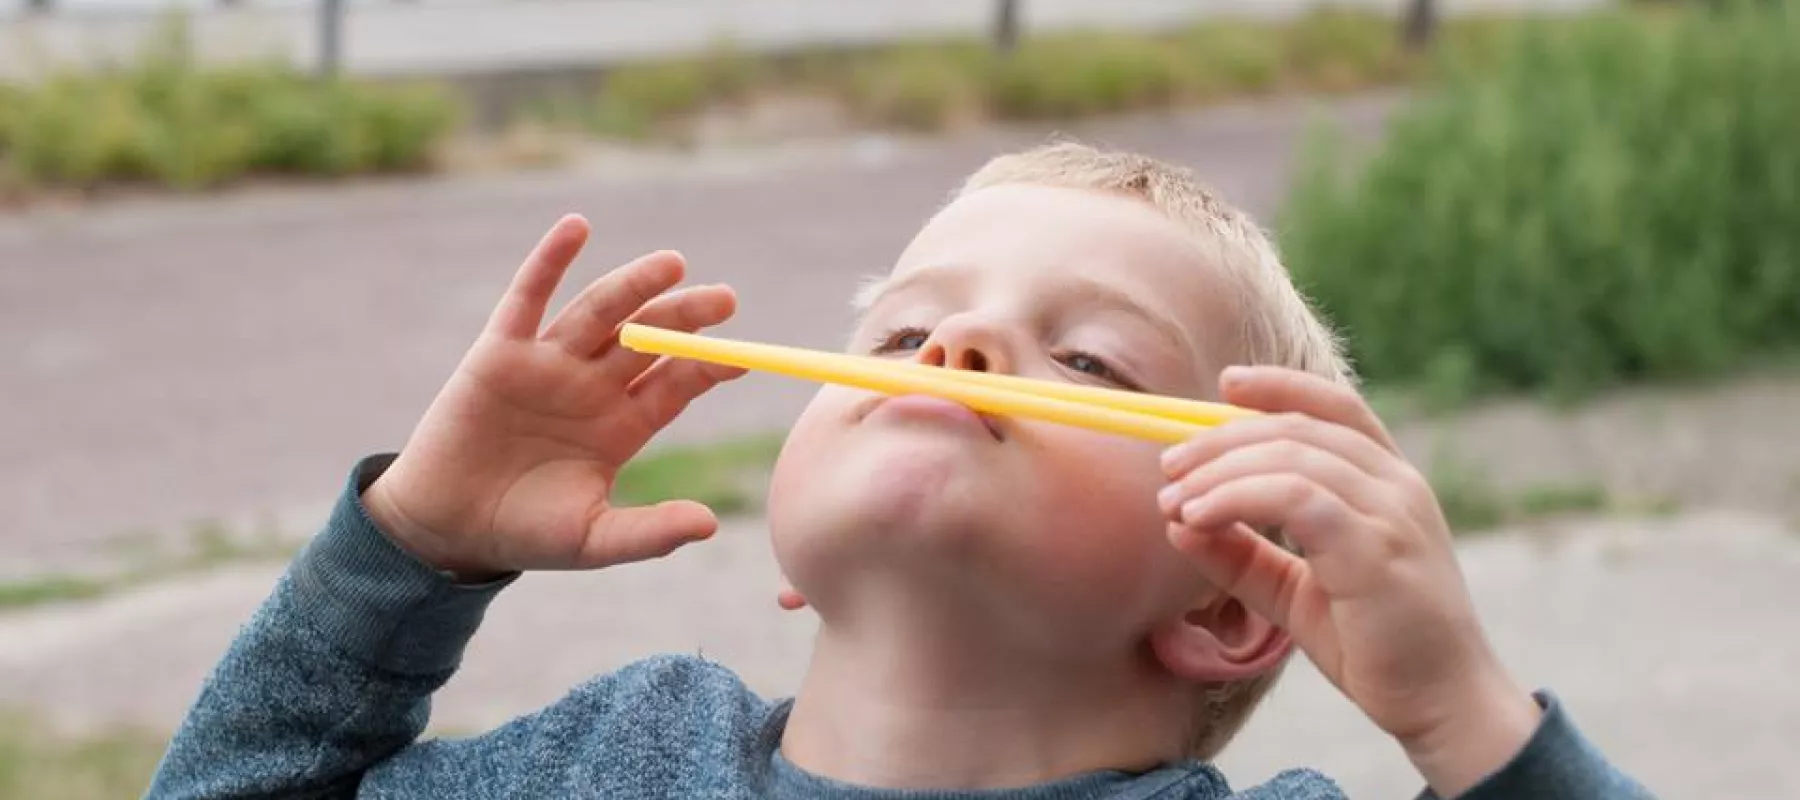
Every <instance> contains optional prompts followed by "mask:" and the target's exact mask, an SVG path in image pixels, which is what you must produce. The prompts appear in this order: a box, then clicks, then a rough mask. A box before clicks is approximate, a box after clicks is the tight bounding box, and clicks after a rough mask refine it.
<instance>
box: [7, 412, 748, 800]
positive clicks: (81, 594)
mask: <svg viewBox="0 0 1800 800" xmlns="http://www.w3.org/2000/svg"><path fill="white" fill-rule="evenodd" d="M782 440H783V437H782V435H780V434H769V435H764V436H752V437H746V438H741V439H733V440H729V441H725V442H720V443H716V444H708V445H689V446H683V447H670V448H664V449H660V450H656V451H653V452H648V453H644V454H643V455H641V456H639V457H637V458H635V459H632V461H631V462H630V463H628V464H626V465H625V468H624V469H623V470H620V472H619V475H618V479H617V480H616V481H615V483H614V486H613V490H612V498H613V501H614V502H617V503H620V504H623V505H633V506H635V505H647V504H651V503H659V502H662V501H664V500H677V499H685V500H697V501H699V502H701V503H705V504H706V505H707V506H708V507H710V508H712V510H713V511H714V512H716V513H718V514H720V515H721V516H725V515H731V514H746V513H753V512H755V511H758V510H760V509H761V507H762V503H763V493H764V489H765V487H766V486H767V482H768V475H769V471H770V470H771V469H772V468H773V467H774V465H775V457H776V456H777V455H778V454H779V453H780V452H781V443H782ZM300 544H301V542H299V541H296V540H294V539H292V538H288V537H283V536H282V535H281V534H280V533H279V532H277V531H275V530H274V529H273V528H264V529H262V530H259V531H253V532H249V533H240V532H234V531H232V530H231V529H230V528H228V527H227V526H225V525H224V524H222V523H219V522H216V521H203V522H199V523H195V524H194V525H193V526H192V527H191V528H190V529H189V531H188V535H187V540H186V542H185V543H183V546H181V547H179V548H176V549H175V551H174V552H170V550H169V549H167V548H164V547H161V546H159V541H158V540H157V539H156V538H155V537H154V536H152V535H148V534H145V535H139V536H133V537H131V538H130V539H128V540H124V541H121V542H118V543H116V544H115V547H114V550H115V552H116V553H117V555H119V556H120V557H121V558H122V559H123V560H124V561H125V565H124V566H123V567H122V568H119V569H116V570H113V571H111V572H107V573H102V574H50V575H34V576H30V577H25V578H19V579H15V580H10V581H7V580H0V611H7V610H17V609H23V608H30V607H34V606H40V605H45V604H49V603H59V602H68V601H75V600H89V599H93V598H97V597H101V596H104V595H107V594H111V593H113V592H117V591H121V590H124V589H128V588H131V587H133V586H138V585H142V584H146V583H151V582H155V581H160V580H167V579H169V578H172V577H176V576H180V575H188V574H193V573H196V572H203V571H206V570H209V569H213V568H216V567H219V566H222V565H226V564H234V563H243V562H252V561H280V560H286V559H291V558H293V556H294V554H295V553H296V552H297V550H298V547H299V546H300ZM4 796H7V795H0V797H4Z"/></svg>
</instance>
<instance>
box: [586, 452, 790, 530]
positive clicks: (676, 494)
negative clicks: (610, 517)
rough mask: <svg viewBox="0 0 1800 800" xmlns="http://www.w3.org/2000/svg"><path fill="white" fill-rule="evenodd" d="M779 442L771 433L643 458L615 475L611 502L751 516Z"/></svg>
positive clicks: (656, 453)
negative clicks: (680, 504)
mask: <svg viewBox="0 0 1800 800" xmlns="http://www.w3.org/2000/svg"><path fill="white" fill-rule="evenodd" d="M781 442H782V436H781V435H779V434H770V435H767V436H757V437H751V438H746V439H739V440H734V441H728V442H723V443H719V444H710V445H692V446H684V447H671V448H667V449H662V450H657V451H655V452H649V453H645V454H643V455H641V456H638V457H637V458H635V459H632V460H631V462H630V463H628V464H626V465H625V468H624V469H622V470H620V471H619V476H618V480H617V482H616V483H615V485H614V486H613V490H612V497H613V501H614V502H617V503H621V504H625V505H644V504H649V503H659V502H662V501H664V500H678V499H685V500H697V501H699V502H701V503H705V504H706V505H707V506H708V507H710V508H712V510H713V511H714V512H716V513H718V514H720V515H728V514H742V513H748V512H752V511H756V510H758V509H760V508H761V506H762V501H763V497H762V488H763V486H764V485H765V484H766V482H767V478H768V474H769V471H770V470H771V469H772V468H774V466H775V457H776V456H777V455H778V454H779V453H780V452H781Z"/></svg>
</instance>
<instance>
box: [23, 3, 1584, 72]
mask: <svg viewBox="0 0 1800 800" xmlns="http://www.w3.org/2000/svg"><path fill="white" fill-rule="evenodd" d="M52 2H53V3H54V4H55V8H54V10H53V11H51V12H50V13H47V14H25V13H22V9H23V8H24V5H25V0H0V3H4V5H3V6H0V79H5V78H11V79H29V78H31V77H32V76H34V75H38V74H42V73H43V72H44V71H45V70H46V69H47V68H48V67H50V66H53V65H80V64H87V65H93V64H98V63H105V62H106V61H108V60H120V59H126V58H129V57H130V56H131V54H132V53H134V52H136V50H137V48H138V47H140V46H141V45H142V44H143V43H144V42H145V41H146V39H147V37H149V36H150V35H151V34H153V33H154V32H155V31H156V30H157V25H158V23H159V20H160V18H161V17H162V16H163V15H162V14H159V13H158V12H160V11H166V10H170V9H176V8H181V9H187V10H188V11H189V13H190V14H191V15H192V16H191V30H192V34H193V38H194V41H195V48H196V51H197V52H198V53H199V54H200V56H201V57H202V58H203V59H207V60H212V61H228V60H233V59H242V58H247V57H263V56H274V57H279V58H282V59H285V60H288V61H290V62H292V63H295V64H303V65H310V64H313V63H314V62H315V61H316V59H317V53H318V50H319V42H318V30H319V22H318V14H317V11H316V7H317V6H316V3H315V2H312V1H311V0H242V3H243V5H242V7H239V8H229V9H228V8H221V7H218V5H217V4H216V3H213V2H206V0H52ZM1602 2H1603V0H1440V7H1442V8H1443V9H1444V12H1445V13H1449V14H1466V13H1471V12H1478V11H1487V10H1495V9H1513V10H1532V11H1546V12H1556V11H1568V10H1575V9H1580V8H1585V7H1591V6H1595V5H1600V4H1602ZM1402 3H1403V0H1338V4H1340V5H1349V6H1358V7H1368V8H1377V9H1383V10H1388V11H1392V10H1394V9H1396V8H1398V7H1400V6H1401V5H1402ZM1316 4H1317V2H1316V0H1108V2H1095V1H1094V0H1022V7H1023V9H1024V15H1023V20H1024V25H1025V27H1026V29H1027V30H1038V31H1041V30H1050V29H1056V28H1068V27H1078V26H1108V27H1122V28H1140V29H1141V28H1156V27H1163V26H1168V25H1171V24H1174V23H1178V22H1182V21H1186V20H1191V19H1196V18H1200V17H1204V16H1217V15H1235V16H1257V17H1282V16H1290V15H1293V14H1295V13H1297V12H1299V11H1302V10H1304V9H1306V8H1308V7H1311V6H1313V5H1316ZM345 5H346V6H348V7H349V11H348V14H347V19H346V20H345V23H344V40H343V41H344V49H343V68H344V70H345V71H347V72H350V73H353V74H361V75H371V76H374V75H404V74H421V73H426V74H429V73H446V72H485V71H493V70H500V69H521V68H560V67H581V66H594V65H603V64H607V63H612V62H617V61H623V60H631V59H636V58H642V57H645V56H654V55H664V54H670V53H679V52H684V51H693V50H696V49H701V48H704V47H706V46H708V45H710V44H713V43H715V42H717V41H719V40H721V39H725V38H728V39H730V40H732V41H733V42H735V43H736V44H738V45H739V46H743V47H747V48H783V47H792V46H795V45H803V44H820V43H865V42H879V41H884V40H891V39H898V38H906V37H913V36H921V35H946V34H968V35H982V34H984V33H985V32H986V31H987V30H988V27H989V25H990V22H991V16H992V13H993V7H994V6H993V3H992V2H990V1H989V0H860V1H859V2H846V1H845V0H413V1H412V2H396V1H390V0H350V1H349V2H346V3H345Z"/></svg>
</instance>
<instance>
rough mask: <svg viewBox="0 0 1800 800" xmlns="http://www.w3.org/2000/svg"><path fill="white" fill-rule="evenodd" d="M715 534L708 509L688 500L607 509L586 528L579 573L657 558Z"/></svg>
mask: <svg viewBox="0 0 1800 800" xmlns="http://www.w3.org/2000/svg"><path fill="white" fill-rule="evenodd" d="M718 530H719V518H718V517H717V516H715V515H714V514H713V512H712V509H710V508H707V507H706V506H704V505H702V504H700V503H697V502H694V501H692V500H667V501H664V502H661V503H657V504H655V505H650V506H638V507H631V508H620V507H616V506H608V507H607V508H606V509H605V510H603V511H601V512H600V515H599V516H598V517H595V518H594V521H593V522H592V523H591V524H589V525H588V531H587V538H586V539H585V540H583V541H582V544H581V553H580V555H579V556H578V559H577V560H578V561H579V564H578V568H579V569H595V568H599V567H610V566H613V565H615V564H629V563H631V562H634V561H647V560H649V559H652V558H661V557H663V556H666V555H668V554H670V553H673V552H675V549H676V548H679V547H681V546H682V545H684V544H687V543H689V542H697V541H700V540H702V539H707V538H710V537H711V536H712V535H713V534H714V533H716V532H718Z"/></svg>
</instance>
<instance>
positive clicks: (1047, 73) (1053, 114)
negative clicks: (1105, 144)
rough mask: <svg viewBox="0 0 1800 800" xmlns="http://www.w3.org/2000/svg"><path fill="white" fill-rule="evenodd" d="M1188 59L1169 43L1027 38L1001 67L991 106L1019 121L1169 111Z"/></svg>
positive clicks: (1076, 36)
mask: <svg viewBox="0 0 1800 800" xmlns="http://www.w3.org/2000/svg"><path fill="white" fill-rule="evenodd" d="M1181 82H1182V73H1181V60H1180V59H1179V58H1177V57H1176V55H1175V53H1174V52H1173V51H1172V50H1171V48H1169V47H1168V46H1167V45H1166V44H1164V43H1163V42H1160V41H1157V40H1152V39H1146V38H1144V37H1134V36H1125V35H1113V34H1097V33H1069V34H1057V35H1054V36H1044V37H1040V38H1036V39H1028V40H1026V41H1024V42H1022V43H1021V44H1020V45H1019V47H1018V49H1017V50H1016V51H1015V52H1014V53H1012V54H1011V55H1010V56H1009V57H1008V58H1005V59H1003V60H1002V61H1001V62H1000V63H999V64H998V65H997V67H996V69H995V71H994V73H993V78H992V80H991V82H990V84H989V86H988V104H989V106H990V107H991V108H992V109H993V111H994V113H995V115H996V116H999V117H1001V118H1014V119H1035V118H1060V117H1080V116H1088V115H1092V114H1099V113H1105V112H1113V111H1122V110H1125V109H1131V108H1143V107H1153V106H1160V105H1166V104H1167V103H1168V102H1169V101H1170V100H1171V99H1173V98H1174V97H1175V95H1176V92H1177V90H1178V88H1179V87H1180V86H1181Z"/></svg>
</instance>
